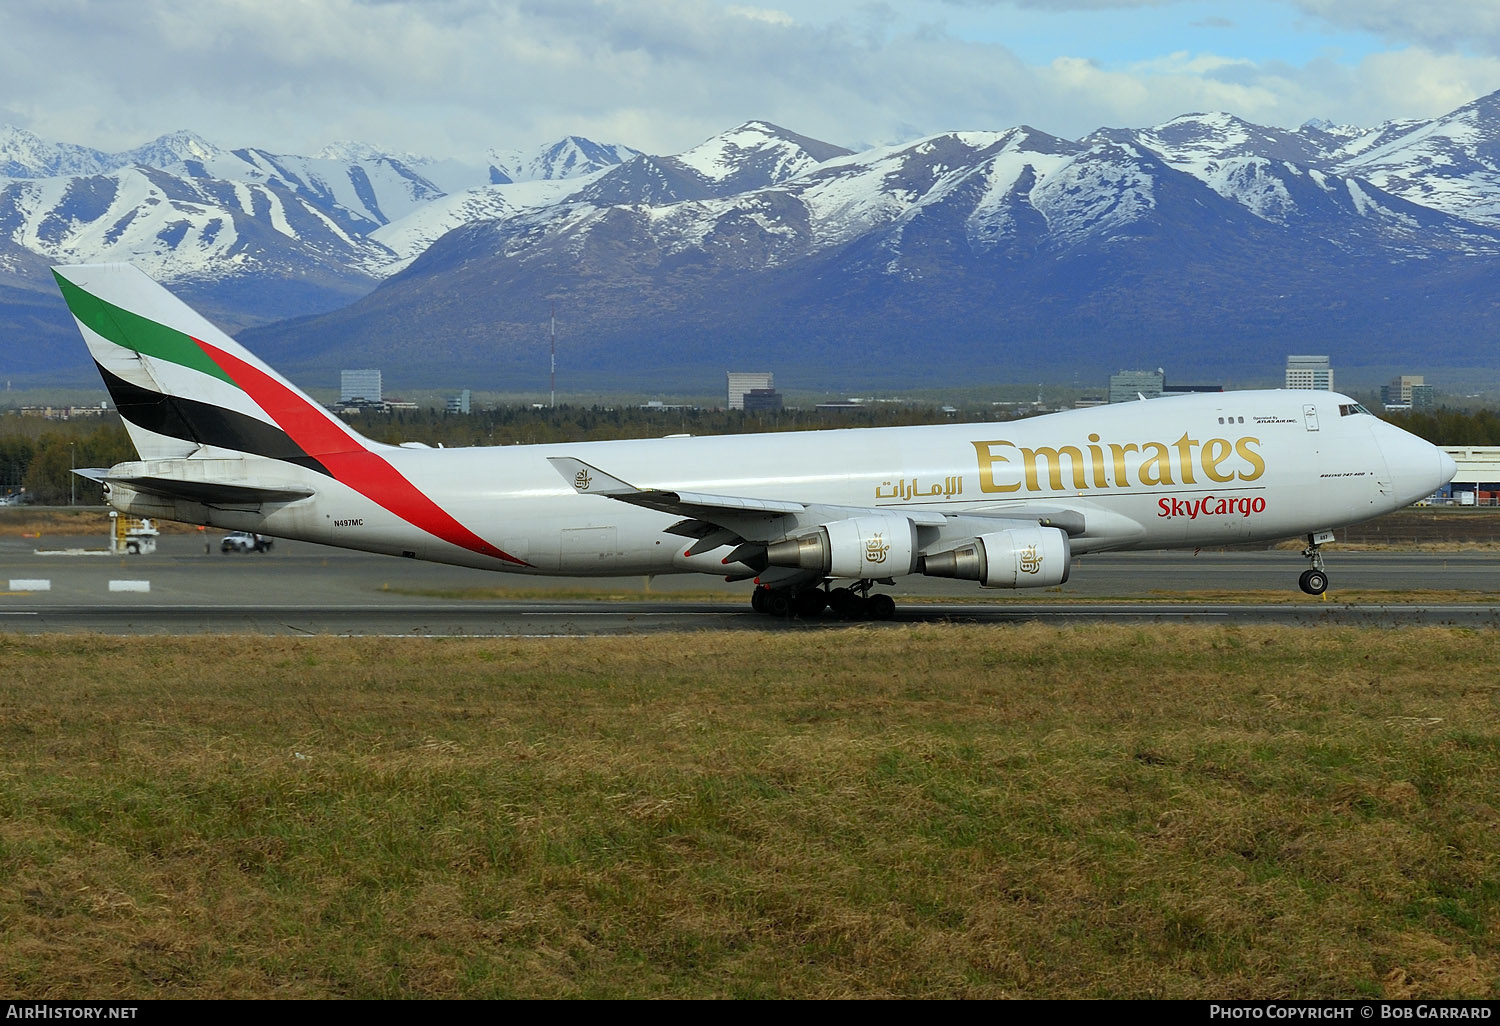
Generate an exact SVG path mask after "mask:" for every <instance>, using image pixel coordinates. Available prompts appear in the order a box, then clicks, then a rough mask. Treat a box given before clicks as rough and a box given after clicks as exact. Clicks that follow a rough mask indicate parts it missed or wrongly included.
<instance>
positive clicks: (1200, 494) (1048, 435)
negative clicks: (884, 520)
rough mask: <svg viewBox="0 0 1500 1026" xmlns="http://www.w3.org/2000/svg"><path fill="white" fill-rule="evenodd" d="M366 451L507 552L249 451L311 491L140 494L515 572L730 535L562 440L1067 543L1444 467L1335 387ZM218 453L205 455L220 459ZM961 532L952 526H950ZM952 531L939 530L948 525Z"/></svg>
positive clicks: (1308, 505) (798, 493)
mask: <svg viewBox="0 0 1500 1026" xmlns="http://www.w3.org/2000/svg"><path fill="white" fill-rule="evenodd" d="M376 451H377V452H378V454H379V456H380V457H381V458H383V459H384V460H385V461H386V462H388V463H389V464H390V465H391V467H393V468H394V469H395V470H396V471H397V472H399V473H400V474H401V475H402V476H403V477H405V478H406V479H407V480H408V481H410V482H411V483H412V484H413V485H415V486H416V488H417V489H418V490H420V491H421V492H422V493H424V494H425V495H426V496H427V497H429V498H430V499H432V500H433V501H434V502H435V503H436V505H437V506H439V507H441V508H442V509H443V510H444V511H446V513H448V514H450V515H451V516H452V517H454V518H455V519H456V520H458V521H459V522H460V523H462V524H463V525H465V526H466V527H467V528H469V529H470V530H471V531H472V532H473V533H474V534H476V535H478V536H479V537H480V538H482V539H484V540H485V541H487V542H489V543H492V544H493V545H494V546H497V547H498V548H500V549H502V550H504V551H505V553H507V554H508V555H510V556H512V557H514V560H515V561H511V560H502V559H498V558H496V557H494V556H493V555H486V554H482V553H480V552H476V551H472V550H471V549H468V548H464V547H461V546H460V545H457V544H454V543H452V542H449V541H444V540H442V539H440V538H439V537H437V536H436V535H435V534H433V533H430V532H428V531H426V530H424V529H422V527H421V526H420V525H414V524H413V523H411V522H409V521H408V520H407V519H403V518H402V517H401V516H398V515H396V514H395V513H393V512H390V511H388V510H387V509H385V508H383V507H382V505H381V504H380V503H379V502H377V501H374V500H372V499H371V498H367V497H366V496H365V495H363V494H361V493H360V492H358V491H356V490H354V489H353V488H350V487H347V486H345V485H343V484H341V483H339V482H338V481H336V480H333V479H332V478H330V477H328V476H325V475H320V474H318V473H315V472H312V471H307V470H303V469H302V468H299V467H295V466H291V465H288V464H285V463H277V462H276V461H271V460H264V459H260V458H256V457H248V458H245V459H243V460H239V459H236V460H232V461H227V462H225V463H221V465H220V467H219V469H218V470H216V473H218V474H220V475H221V476H220V479H222V468H223V466H228V465H234V466H238V467H239V468H240V469H239V470H238V471H237V474H238V475H239V480H240V481H242V482H245V483H249V484H265V483H267V482H270V483H273V484H280V485H287V484H293V483H300V484H303V485H305V486H307V487H309V488H311V489H312V490H313V491H314V493H315V494H314V495H313V496H311V497H309V498H305V499H301V500H298V501H293V502H287V503H282V504H274V503H273V504H267V505H265V506H264V507H259V508H256V507H246V508H242V509H231V508H223V507H217V508H211V507H205V506H201V505H197V504H194V503H184V502H178V503H177V504H176V505H175V508H173V509H171V510H167V509H164V508H162V507H161V506H160V505H148V504H141V503H137V504H134V505H133V504H132V501H131V500H132V496H131V494H130V493H128V492H122V493H121V494H119V495H117V496H112V501H114V502H115V503H116V504H117V505H120V506H121V508H123V509H125V510H127V511H130V512H146V511H148V510H149V512H150V513H151V515H157V516H168V517H172V518H175V519H181V520H189V521H194V522H202V523H207V524H212V525H216V526H221V527H225V528H230V529H235V530H247V531H257V532H260V533H264V534H272V535H276V536H280V537H284V538H295V539H303V540H307V541H314V542H319V543H324V544H332V545H337V546H342V547H346V548H352V549H361V550H366V551H370V552H383V553H390V554H393V555H407V556H411V557H415V558H419V559H427V560H435V561H439V562H447V563H455V564H461V565H466V566H475V567H481V568H485V569H491V570H500V571H510V572H517V573H530V574H549V575H573V576H606V575H613V574H619V575H624V574H660V573H672V572H704V573H714V574H724V573H726V570H729V571H733V570H735V569H736V566H735V565H734V564H731V565H730V566H729V567H727V568H726V565H725V564H724V562H723V559H724V557H725V555H726V553H727V552H728V551H729V547H728V546H724V547H720V548H715V549H712V550H710V551H706V552H701V553H697V554H695V555H692V556H688V555H686V547H685V545H684V543H683V539H682V538H681V537H679V536H677V535H675V534H671V533H668V532H667V529H668V528H670V527H672V526H673V525H674V524H677V523H679V522H680V521H682V519H683V518H682V517H681V516H677V515H673V514H671V513H664V512H658V511H656V510H653V509H644V508H640V507H638V506H635V505H630V504H627V503H624V502H620V501H616V500H614V499H611V498H608V497H605V496H602V495H593V494H586V493H585V494H580V493H579V492H577V491H575V489H574V487H573V486H572V485H571V484H570V482H568V481H567V480H565V479H564V478H563V477H562V476H561V475H560V474H559V472H558V471H557V469H556V468H555V467H554V466H553V465H552V464H551V463H549V462H548V457H573V458H576V459H578V460H582V461H584V462H585V463H587V464H590V465H592V466H594V467H597V468H600V469H601V470H603V471H606V472H607V473H608V474H609V475H612V476H613V477H615V478H618V479H620V480H622V481H626V482H629V483H630V484H631V485H634V486H635V487H636V488H642V489H665V490H672V491H688V492H698V493H710V494H714V495H721V496H748V497H754V498H757V499H772V500H776V499H779V500H787V501H791V502H801V503H817V504H820V505H827V506H839V507H852V508H863V509H869V510H878V511H880V512H882V513H889V514H895V515H900V514H902V513H903V512H907V511H910V512H927V513H932V512H938V513H944V514H959V515H962V514H969V515H975V516H987V517H1004V516H1015V517H1016V518H1017V519H1023V520H1024V519H1028V518H1030V519H1035V517H1036V515H1037V513H1038V512H1039V511H1040V512H1042V513H1046V512H1048V511H1054V510H1055V511H1059V512H1066V513H1068V514H1070V515H1072V516H1074V517H1075V518H1076V517H1077V515H1079V514H1081V515H1082V520H1083V527H1082V530H1081V531H1074V532H1071V533H1073V537H1072V538H1071V544H1072V551H1073V552H1074V553H1082V552H1090V551H1101V550H1107V549H1144V548H1172V547H1182V546H1194V545H1207V544H1223V543H1232V542H1246V541H1255V540H1262V539H1273V538H1281V537H1289V536H1293V535H1300V534H1307V533H1309V532H1312V531H1317V530H1322V529H1327V528H1332V527H1338V526H1341V525H1344V524H1349V523H1353V522H1356V521H1360V520H1364V519H1367V518H1369V517H1372V516H1376V515H1379V514H1381V513H1385V512H1388V511H1390V510H1394V509H1398V508H1400V507H1402V506H1405V505H1408V504H1410V503H1411V502H1413V501H1415V500H1417V499H1419V498H1422V497H1423V496H1426V495H1428V494H1430V493H1431V492H1432V491H1434V490H1435V489H1436V488H1438V487H1440V486H1441V485H1442V484H1443V483H1444V482H1445V481H1446V480H1447V479H1448V477H1450V476H1451V474H1452V470H1451V462H1450V463H1448V464H1446V465H1445V464H1444V462H1443V460H1444V459H1445V458H1446V457H1443V456H1442V455H1441V453H1440V451H1439V450H1437V449H1436V448H1434V447H1433V446H1430V445H1428V444H1427V443H1426V442H1423V441H1422V440H1420V439H1417V438H1415V437H1414V436H1412V435H1409V434H1407V433H1405V432H1403V431H1400V430H1399V429H1397V428H1394V427H1391V426H1390V425H1387V424H1384V423H1383V422H1381V421H1379V420H1378V419H1376V418H1375V417H1372V416H1369V415H1368V414H1365V413H1364V412H1363V411H1362V410H1356V408H1355V407H1354V405H1353V400H1351V399H1349V398H1347V397H1345V396H1341V395H1338V394H1336V393H1330V392H1296V391H1280V390H1277V391H1255V392H1224V393H1210V394H1203V395H1189V396H1182V397H1171V398H1164V399H1157V400H1150V401H1142V402H1135V403H1126V404H1119V405H1114V406H1107V407H1098V408H1093V409H1087V410H1078V411H1070V412H1064V413H1058V414H1052V415H1049V416H1042V417H1036V418H1033V419H1029V420H1021V421H1011V422H1006V423H994V424H951V425H934V426H928V427H899V428H866V429H852V430H833V431H814V432H788V433H777V434H756V435H733V436H716V437H696V438H688V437H683V438H664V439H646V440H630V441H614V442H581V443H566V444H558V445H534V446H509V447H486V448H472V449H408V448H396V447H384V446H382V447H378V449H377V450H376ZM216 462H217V461H216ZM957 533H958V534H960V535H961V534H963V533H965V532H964V531H962V530H960V531H958V532H957ZM950 540H953V539H945V542H946V541H950Z"/></svg>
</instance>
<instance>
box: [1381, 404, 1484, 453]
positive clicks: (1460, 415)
mask: <svg viewBox="0 0 1500 1026" xmlns="http://www.w3.org/2000/svg"><path fill="white" fill-rule="evenodd" d="M1385 419H1386V420H1388V421H1390V422H1391V423H1392V424H1394V425H1396V426H1397V427H1399V428H1403V429H1405V430H1407V431H1410V432H1411V433H1412V434H1414V435H1416V436H1417V437H1418V438H1425V439H1426V440H1427V441H1429V442H1431V443H1432V444H1433V445H1446V446H1459V445H1500V414H1497V413H1496V412H1495V411H1494V410H1478V411H1475V412H1473V413H1470V412H1467V411H1460V410H1446V409H1444V410H1409V411H1402V412H1399V413H1388V414H1386V415H1385Z"/></svg>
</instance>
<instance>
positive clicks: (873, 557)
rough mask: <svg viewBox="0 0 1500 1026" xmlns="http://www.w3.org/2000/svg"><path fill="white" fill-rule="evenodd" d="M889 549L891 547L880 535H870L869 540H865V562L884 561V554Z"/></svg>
mask: <svg viewBox="0 0 1500 1026" xmlns="http://www.w3.org/2000/svg"><path fill="white" fill-rule="evenodd" d="M889 551H891V547H890V546H889V545H887V544H885V542H884V541H883V540H882V539H881V537H880V535H878V534H874V535H871V536H870V540H869V541H867V542H865V562H866V563H884V562H885V554H886V553H887V552H889Z"/></svg>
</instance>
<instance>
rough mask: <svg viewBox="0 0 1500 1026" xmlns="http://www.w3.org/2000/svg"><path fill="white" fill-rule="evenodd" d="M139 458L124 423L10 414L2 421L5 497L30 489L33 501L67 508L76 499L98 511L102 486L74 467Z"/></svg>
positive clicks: (0, 491) (0, 474) (0, 463)
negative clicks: (80, 475)
mask: <svg viewBox="0 0 1500 1026" xmlns="http://www.w3.org/2000/svg"><path fill="white" fill-rule="evenodd" d="M135 458H136V455H135V449H134V447H132V446H131V444H130V438H129V436H127V435H126V434H125V428H124V427H123V426H122V425H121V424H120V422H119V419H118V418H110V419H106V420H103V421H100V420H87V421H51V420H41V419H39V418H36V417H21V416H17V415H15V414H8V415H6V416H4V417H0V495H9V494H12V493H14V492H18V491H22V490H24V491H25V493H26V497H27V499H28V501H30V502H33V503H37V504H38V505H43V506H62V505H66V504H67V503H68V502H69V501H73V500H75V499H76V501H77V502H78V504H79V505H80V506H97V505H100V504H101V503H103V501H104V496H103V495H102V494H101V493H100V490H99V486H98V485H97V484H95V483H94V482H92V481H89V480H86V479H85V478H81V477H77V476H76V475H74V474H73V473H72V468H74V467H111V466H114V465H115V464H116V463H122V462H124V461H126V460H133V459H135Z"/></svg>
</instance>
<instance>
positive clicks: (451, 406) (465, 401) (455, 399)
mask: <svg viewBox="0 0 1500 1026" xmlns="http://www.w3.org/2000/svg"><path fill="white" fill-rule="evenodd" d="M472 396H473V393H472V392H471V391H469V389H467V388H466V389H464V390H463V391H462V392H460V393H458V395H455V396H452V397H450V398H449V399H448V405H447V407H446V409H447V412H449V413H468V412H469V400H470V398H472Z"/></svg>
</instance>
